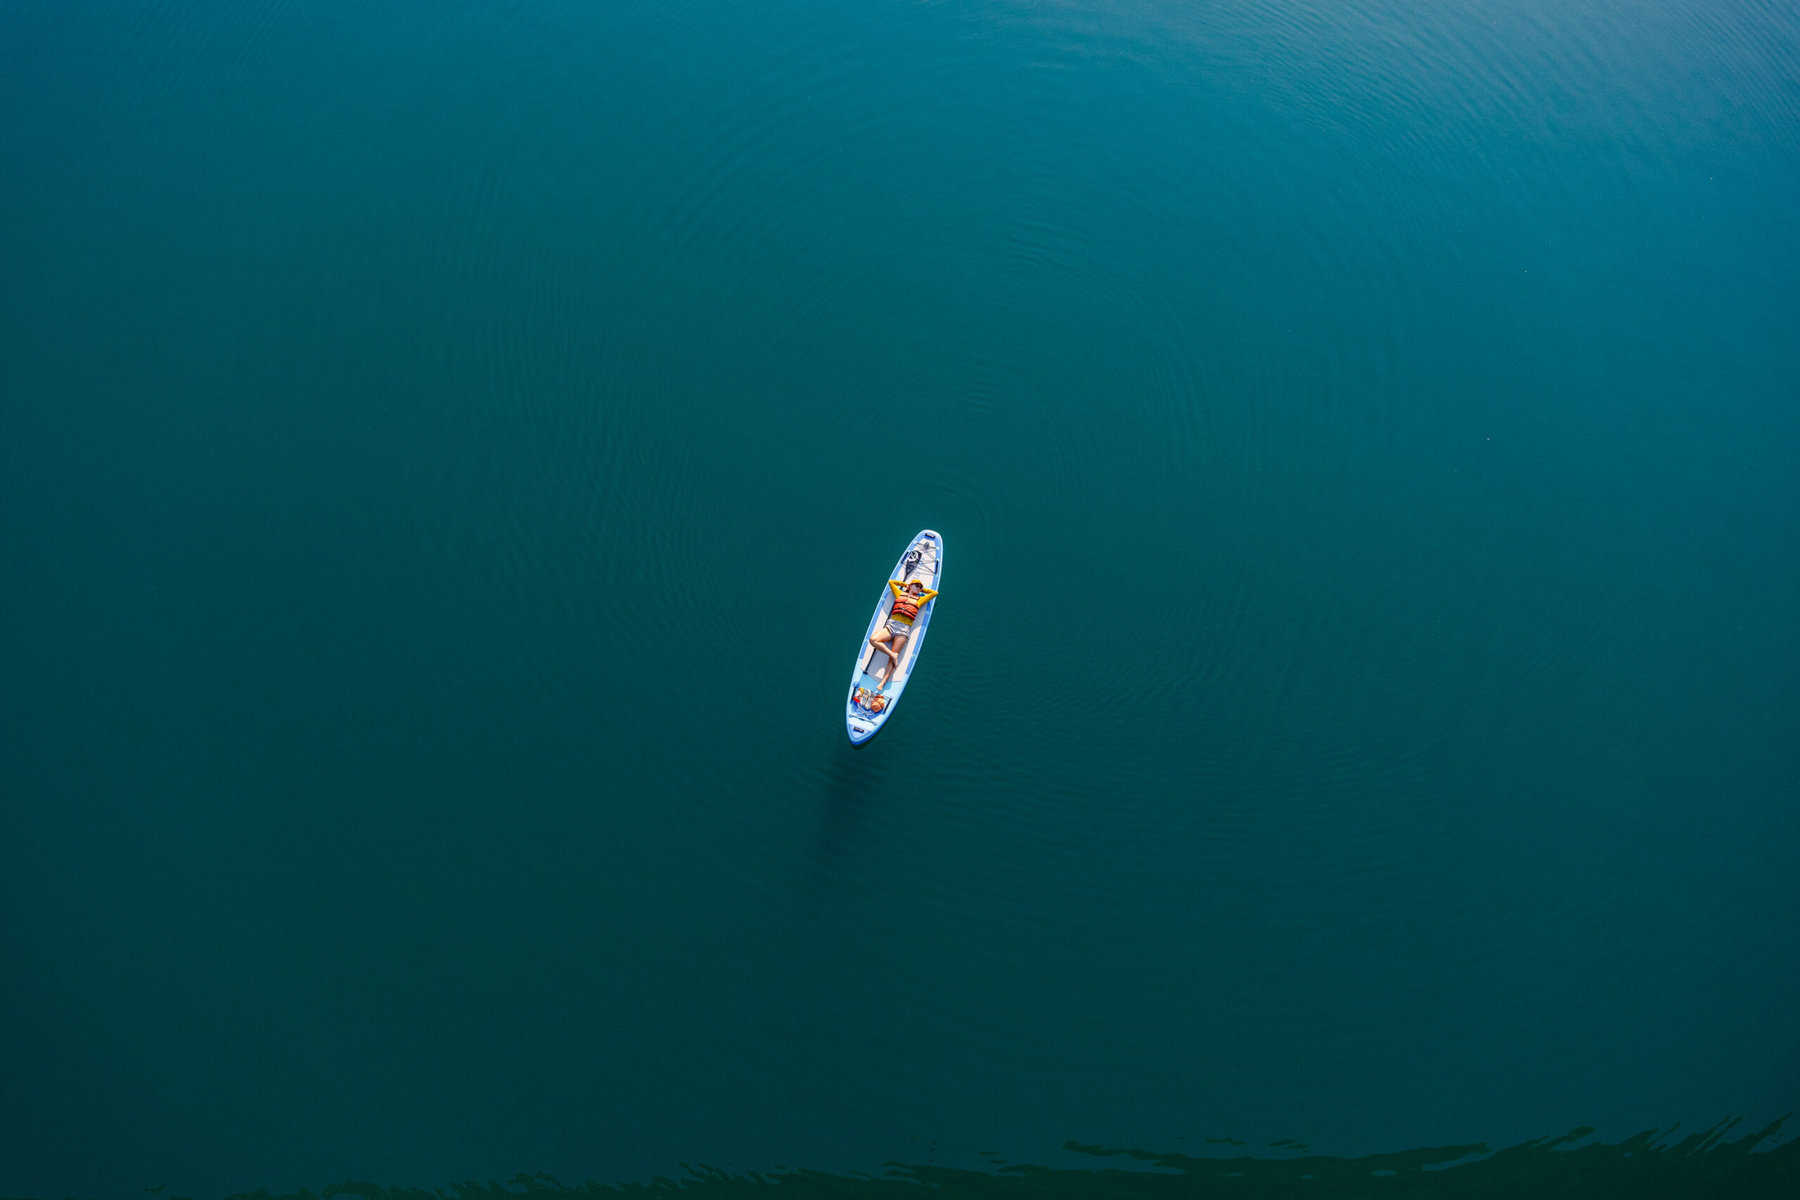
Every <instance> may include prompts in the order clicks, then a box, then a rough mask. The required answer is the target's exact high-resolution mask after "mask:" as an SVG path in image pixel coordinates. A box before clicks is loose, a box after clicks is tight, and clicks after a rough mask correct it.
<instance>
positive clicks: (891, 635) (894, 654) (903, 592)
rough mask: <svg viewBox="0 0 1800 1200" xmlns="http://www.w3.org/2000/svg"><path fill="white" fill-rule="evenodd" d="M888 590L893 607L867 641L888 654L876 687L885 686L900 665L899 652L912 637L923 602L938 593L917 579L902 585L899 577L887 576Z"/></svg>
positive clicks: (871, 672) (923, 605)
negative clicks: (891, 597)
mask: <svg viewBox="0 0 1800 1200" xmlns="http://www.w3.org/2000/svg"><path fill="white" fill-rule="evenodd" d="M888 590H889V591H891V592H893V593H894V607H893V609H892V610H891V611H889V613H888V619H887V624H886V625H885V626H883V627H882V628H880V629H877V630H876V631H875V632H874V633H871V634H870V635H869V644H870V645H871V646H874V647H875V648H876V649H877V650H879V651H881V652H882V653H883V654H885V655H887V656H888V664H887V673H886V674H885V675H884V676H883V677H882V680H881V682H880V683H879V684H877V685H876V686H878V687H886V686H887V685H888V681H889V680H891V679H893V677H894V672H895V671H897V670H899V669H900V652H901V651H902V650H904V649H906V642H907V639H908V638H910V637H912V630H913V622H914V621H916V620H918V619H919V610H920V609H921V608H923V607H925V602H926V601H927V600H930V599H931V598H932V597H933V596H935V595H937V592H936V591H931V590H927V589H926V587H925V585H924V584H922V583H920V582H919V581H918V580H916V579H915V580H913V581H912V582H911V583H909V584H907V585H906V586H905V587H902V586H900V581H899V580H898V579H890V580H888ZM874 673H875V672H873V671H870V672H869V674H871V675H873V674H874Z"/></svg>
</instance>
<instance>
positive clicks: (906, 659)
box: [844, 529, 944, 746]
mask: <svg viewBox="0 0 1800 1200" xmlns="http://www.w3.org/2000/svg"><path fill="white" fill-rule="evenodd" d="M943 570H944V539H943V537H942V536H941V535H940V534H939V533H938V532H937V530H935V529H921V530H920V531H919V532H918V534H917V535H916V536H914V538H913V540H912V541H911V542H909V543H907V546H906V552H905V553H903V554H902V555H901V556H900V561H899V562H897V563H895V564H894V573H893V574H892V575H889V576H888V579H898V580H899V581H900V582H901V584H903V585H904V584H908V583H911V582H912V581H913V580H915V579H916V580H918V581H919V582H920V583H922V584H924V585H925V590H927V591H936V590H938V581H939V580H940V579H941V578H942V577H943ZM936 607H937V601H936V600H935V599H932V600H927V601H926V602H925V603H924V604H923V605H921V606H920V608H919V616H918V619H917V620H916V621H914V622H913V626H912V632H911V635H910V636H908V637H907V639H906V645H905V646H903V647H902V648H901V650H900V662H899V665H897V666H896V667H895V668H894V675H893V678H892V679H889V680H888V681H887V683H886V685H885V686H883V684H882V676H883V674H884V673H885V666H886V663H887V661H888V658H887V655H886V654H884V653H882V652H881V651H880V650H877V649H876V648H875V647H874V646H872V645H870V644H869V638H870V637H871V636H872V635H873V634H874V633H875V631H876V630H877V629H880V628H881V627H882V626H884V625H886V624H887V621H888V614H889V613H891V612H892V611H893V608H894V593H893V590H892V589H891V588H889V587H888V585H887V580H885V579H884V580H882V583H881V599H879V600H877V601H876V602H875V615H874V616H872V617H870V618H869V627H868V628H867V629H865V630H863V640H862V645H861V646H860V647H858V649H857V653H856V666H855V667H853V668H852V669H851V671H850V693H849V695H848V696H846V697H845V698H844V729H845V731H846V732H847V733H849V735H850V741H851V743H852V744H854V745H858V746H860V745H862V743H864V742H866V741H868V740H869V739H870V738H872V737H874V736H875V735H876V734H877V733H879V732H880V731H881V727H882V726H883V725H885V724H887V719H888V718H889V717H891V716H893V715H894V708H895V706H896V705H898V704H899V703H900V693H902V692H904V691H905V690H906V681H907V680H908V679H909V678H910V677H911V676H912V669H913V664H914V663H916V662H918V661H919V647H920V645H922V644H923V643H924V641H925V631H926V629H927V628H928V627H929V626H930V624H931V612H932V610H933V609H934V608H936Z"/></svg>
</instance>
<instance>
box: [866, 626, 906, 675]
mask: <svg viewBox="0 0 1800 1200" xmlns="http://www.w3.org/2000/svg"><path fill="white" fill-rule="evenodd" d="M893 636H894V635H893V634H891V633H889V632H888V631H887V630H886V629H877V630H876V631H875V632H874V633H871V634H870V635H869V645H871V646H873V647H875V648H876V649H877V650H879V651H881V652H882V653H883V654H885V655H887V656H888V662H887V674H889V675H892V674H893V673H894V664H895V663H897V662H898V661H899V660H898V659H896V658H895V657H894V652H893V651H892V650H889V649H888V648H887V641H888V639H889V638H891V637H893ZM868 673H869V674H870V675H874V674H875V656H874V655H870V656H869V671H868ZM886 683H887V680H886V679H885V678H884V679H881V680H880V682H878V683H877V684H876V685H875V686H876V687H881V686H883V685H884V684H886Z"/></svg>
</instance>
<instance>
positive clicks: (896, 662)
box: [881, 637, 906, 687]
mask: <svg viewBox="0 0 1800 1200" xmlns="http://www.w3.org/2000/svg"><path fill="white" fill-rule="evenodd" d="M883 648H884V649H886V648H885V647H883ZM905 649H906V639H905V638H904V637H896V638H895V639H894V648H893V649H892V650H889V651H888V657H889V658H890V659H892V660H893V661H892V662H891V663H889V664H888V673H887V678H886V679H884V680H882V681H881V686H882V687H886V686H887V685H888V684H890V683H892V682H894V672H896V671H898V670H899V669H900V653H901V651H903V650H905Z"/></svg>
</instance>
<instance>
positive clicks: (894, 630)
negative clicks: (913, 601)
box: [887, 617, 913, 637]
mask: <svg viewBox="0 0 1800 1200" xmlns="http://www.w3.org/2000/svg"><path fill="white" fill-rule="evenodd" d="M887 631H888V632H889V633H891V634H893V635H894V636H895V637H911V636H912V631H913V627H912V622H911V621H902V620H901V619H900V618H899V617H889V618H888V623H887Z"/></svg>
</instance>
